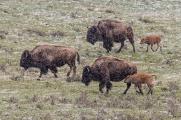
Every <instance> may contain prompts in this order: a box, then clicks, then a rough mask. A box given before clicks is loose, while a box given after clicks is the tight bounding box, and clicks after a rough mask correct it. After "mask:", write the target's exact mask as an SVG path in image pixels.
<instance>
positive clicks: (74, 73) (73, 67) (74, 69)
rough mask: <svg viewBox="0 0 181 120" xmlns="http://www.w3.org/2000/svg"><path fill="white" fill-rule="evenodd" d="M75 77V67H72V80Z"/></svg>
mask: <svg viewBox="0 0 181 120" xmlns="http://www.w3.org/2000/svg"><path fill="white" fill-rule="evenodd" d="M75 75H76V66H75V65H74V67H73V75H72V77H73V78H74V77H75Z"/></svg>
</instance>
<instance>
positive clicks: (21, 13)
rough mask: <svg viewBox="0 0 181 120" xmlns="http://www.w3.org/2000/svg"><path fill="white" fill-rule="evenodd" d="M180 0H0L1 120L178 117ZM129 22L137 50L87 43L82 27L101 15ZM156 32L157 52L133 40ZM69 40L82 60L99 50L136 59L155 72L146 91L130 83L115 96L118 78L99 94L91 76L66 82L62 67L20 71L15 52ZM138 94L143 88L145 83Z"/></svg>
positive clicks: (84, 62) (87, 61) (180, 93)
mask: <svg viewBox="0 0 181 120" xmlns="http://www.w3.org/2000/svg"><path fill="white" fill-rule="evenodd" d="M180 13H181V2H180V1H179V0H152V1H150V0H139V1H138V0H122V1H119V0H51V1H50V0H1V2H0V120H21V119H22V120H54V119H56V120H59V119H63V120H65V119H67V120H70V119H72V120H73V119H77V120H79V119H82V120H86V119H92V120H94V119H98V120H103V119H115V120H121V119H122V120H148V119H151V120H162V119H163V120H170V119H173V120H180V119H181V89H180V87H181V82H180V81H181V80H180V77H181V61H180V59H181V52H180V51H181V46H180V44H181V24H180V23H181V14H180ZM108 18H110V19H118V20H121V21H124V22H125V23H129V24H132V26H133V28H134V33H135V42H136V50H137V52H136V54H134V53H133V52H132V47H131V45H130V44H129V42H126V45H127V49H124V50H123V51H122V52H121V53H119V54H116V53H115V51H116V50H117V49H118V47H119V44H115V47H114V49H113V51H112V52H111V53H109V54H107V53H106V51H105V49H103V48H102V44H101V43H97V44H96V45H95V46H92V45H90V44H89V43H87V42H86V40H85V36H86V31H87V27H88V26H91V25H93V24H95V23H96V21H98V20H101V19H108ZM153 33H156V34H161V35H163V38H162V40H163V42H162V44H163V53H161V52H156V53H152V52H151V51H150V52H149V53H146V52H145V50H146V46H141V45H140V44H139V41H140V37H142V36H144V35H147V34H153ZM44 43H46V44H47V43H49V44H57V45H67V46H72V47H75V48H76V49H78V50H79V53H80V55H81V65H79V66H78V75H77V80H80V78H81V72H82V67H83V66H85V65H90V64H92V62H93V61H94V60H95V59H96V58H97V57H99V56H103V55H112V56H115V57H118V58H121V59H127V60H129V61H132V62H134V63H136V64H137V66H138V69H139V70H140V71H148V72H151V73H156V74H157V75H158V79H157V81H156V86H155V89H154V95H153V96H146V95H144V96H139V95H136V93H135V90H134V88H133V87H132V88H131V89H130V91H129V92H128V94H127V95H122V92H123V91H124V89H125V87H126V86H125V84H124V83H122V82H119V83H113V89H112V91H111V92H110V94H109V95H103V94H100V93H99V91H98V83H96V82H92V83H91V85H90V86H89V87H85V86H84V85H83V84H82V83H80V82H79V81H75V82H71V83H68V82H66V77H65V76H66V71H68V67H67V66H65V67H62V68H60V69H59V74H58V75H59V78H57V79H55V78H54V77H53V75H52V74H51V73H50V74H48V75H46V76H44V77H43V78H42V81H36V78H37V77H38V74H39V73H38V72H39V71H38V70H37V69H30V70H29V71H28V72H26V74H25V76H22V75H21V74H20V73H21V69H20V67H19V59H20V56H21V53H22V51H23V50H25V49H29V50H30V49H32V48H33V47H34V46H36V45H38V44H44ZM144 91H145V93H146V91H147V88H146V87H145V89H144Z"/></svg>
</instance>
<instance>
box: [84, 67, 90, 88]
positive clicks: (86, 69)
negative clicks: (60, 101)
mask: <svg viewBox="0 0 181 120" xmlns="http://www.w3.org/2000/svg"><path fill="white" fill-rule="evenodd" d="M90 82H91V68H90V66H85V67H84V68H83V72H82V83H84V84H85V85H86V86H88V85H89V83H90Z"/></svg>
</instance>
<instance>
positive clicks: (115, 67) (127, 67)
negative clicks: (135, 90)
mask: <svg viewBox="0 0 181 120" xmlns="http://www.w3.org/2000/svg"><path fill="white" fill-rule="evenodd" d="M136 72H137V68H136V66H135V65H133V64H131V63H127V62H126V61H123V60H118V59H116V58H113V57H100V58H98V59H97V60H95V62H94V64H93V65H92V66H85V67H84V69H83V73H82V82H83V83H84V84H85V85H86V86H88V85H89V83H90V82H91V80H96V81H99V91H100V92H101V93H103V90H102V89H103V88H104V87H106V93H109V90H111V88H112V83H111V82H110V81H115V82H119V81H122V80H123V79H124V78H126V77H127V76H128V75H132V74H135V73H136ZM130 87H131V83H128V84H127V88H126V90H125V91H124V94H126V93H127V91H128V89H129V88H130Z"/></svg>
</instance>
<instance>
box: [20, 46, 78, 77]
mask: <svg viewBox="0 0 181 120" xmlns="http://www.w3.org/2000/svg"><path fill="white" fill-rule="evenodd" d="M76 56H77V61H78V63H80V58H79V54H78V52H77V51H76V50H75V49H73V48H70V47H65V46H55V45H39V46H36V47H35V48H34V49H33V50H32V51H29V50H24V52H23V53H22V55H21V59H20V66H21V67H23V68H24V69H25V70H27V69H28V68H30V67H36V68H39V69H40V76H39V78H38V80H39V79H40V78H41V76H42V74H47V72H48V69H50V70H51V72H52V73H53V74H54V76H55V77H57V74H56V73H57V72H58V71H57V67H61V66H63V65H65V64H68V66H69V67H70V70H69V71H68V73H67V77H69V76H70V73H71V71H72V69H73V76H75V74H76V65H75V61H76Z"/></svg>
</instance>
